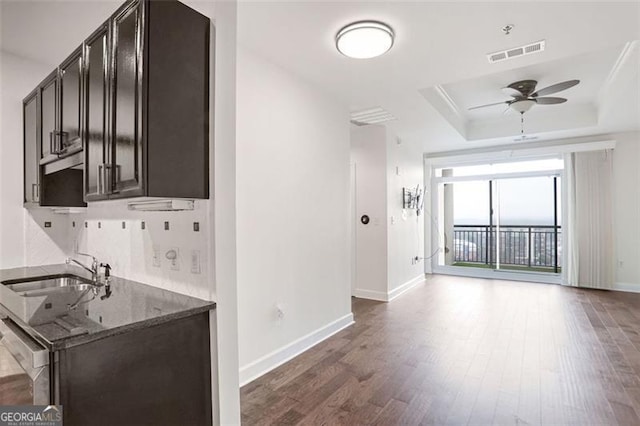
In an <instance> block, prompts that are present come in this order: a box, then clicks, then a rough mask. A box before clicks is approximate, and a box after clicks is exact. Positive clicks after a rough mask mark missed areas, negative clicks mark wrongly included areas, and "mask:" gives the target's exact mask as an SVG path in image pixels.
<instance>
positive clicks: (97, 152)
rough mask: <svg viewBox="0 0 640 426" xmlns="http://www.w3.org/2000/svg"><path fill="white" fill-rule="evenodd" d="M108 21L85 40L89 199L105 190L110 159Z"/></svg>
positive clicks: (86, 180) (86, 151) (87, 186)
mask: <svg viewBox="0 0 640 426" xmlns="http://www.w3.org/2000/svg"><path fill="white" fill-rule="evenodd" d="M108 47H109V24H108V23H105V24H103V25H102V26H101V27H100V28H98V30H96V31H95V32H94V33H93V34H92V35H91V36H90V37H89V38H88V39H87V40H86V41H85V43H84V88H85V90H84V151H85V167H84V178H85V181H84V191H85V197H86V199H87V201H91V200H96V199H100V198H101V194H104V193H105V186H104V185H105V184H106V183H105V181H104V172H105V169H104V167H105V166H106V165H107V164H108V161H109V157H110V156H109V155H108V154H109V152H108V147H109V143H108V134H107V130H108V129H107V118H108V117H107V114H108V104H107V102H108V99H109V93H108V92H109V83H108V81H109V77H108V72H109V50H108Z"/></svg>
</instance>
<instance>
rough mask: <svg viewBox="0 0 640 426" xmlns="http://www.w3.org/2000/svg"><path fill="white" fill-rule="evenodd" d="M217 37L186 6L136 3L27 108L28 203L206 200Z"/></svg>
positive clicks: (170, 1)
mask: <svg viewBox="0 0 640 426" xmlns="http://www.w3.org/2000/svg"><path fill="white" fill-rule="evenodd" d="M210 27H211V23H210V20H209V18H207V17H206V16H204V15H202V14H200V13H198V12H196V11H195V10H193V9H191V8H189V7H188V6H186V5H184V4H182V3H180V2H179V1H176V0H162V1H161V0H130V1H128V2H126V3H125V4H124V5H122V6H121V7H120V8H119V9H118V10H117V11H116V12H115V13H114V14H113V15H112V16H111V17H110V18H109V19H108V20H107V21H106V22H105V23H104V24H102V25H101V26H100V27H99V28H98V29H97V30H96V31H95V32H94V33H93V34H92V35H91V36H90V37H89V38H87V39H86V40H85V41H84V43H83V44H82V46H81V47H79V48H78V49H76V50H75V51H74V52H73V53H72V54H71V55H70V56H69V57H68V58H67V59H66V60H65V61H63V62H62V64H61V65H60V66H59V67H58V68H57V69H56V70H55V71H54V72H52V73H51V74H50V75H49V76H48V77H47V78H46V79H45V80H44V81H43V82H42V83H41V84H40V85H39V86H38V88H37V89H36V95H35V99H36V101H35V102H36V106H35V107H31V106H29V107H28V108H27V104H25V120H26V119H27V118H29V119H31V116H30V115H29V117H27V112H28V114H32V113H33V111H32V110H33V109H34V108H35V111H36V123H37V124H36V126H37V129H36V135H35V136H34V135H32V134H28V133H27V128H26V124H25V134H24V137H25V161H27V160H26V158H27V156H31V157H33V155H34V151H35V155H36V163H35V166H34V167H35V168H36V171H35V172H34V170H33V167H31V165H33V164H32V163H29V165H27V163H26V162H25V202H29V203H39V205H41V206H66V207H75V206H85V205H86V201H99V200H106V199H115V198H131V197H141V196H143V197H164V198H209V117H210V111H209V81H210V76H209V55H210V52H209V45H210V39H209V38H210ZM27 110H28V111H27ZM27 140H29V142H27ZM31 140H35V143H36V145H35V148H34V147H33V146H32V145H30V144H31ZM27 144H29V145H27ZM81 151H83V152H81ZM27 166H28V167H27ZM27 173H28V174H29V175H28V176H27ZM34 176H39V178H40V179H39V180H37V179H36V178H34ZM34 179H35V180H34ZM27 185H33V194H34V195H33V196H29V195H30V194H31V191H32V190H31V189H29V188H27ZM38 195H39V197H36V196H38ZM36 198H37V200H38V201H33V200H35V199H36Z"/></svg>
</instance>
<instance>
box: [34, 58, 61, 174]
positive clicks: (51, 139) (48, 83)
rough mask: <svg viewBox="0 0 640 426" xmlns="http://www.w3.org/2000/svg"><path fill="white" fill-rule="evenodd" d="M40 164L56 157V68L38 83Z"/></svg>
mask: <svg viewBox="0 0 640 426" xmlns="http://www.w3.org/2000/svg"><path fill="white" fill-rule="evenodd" d="M38 92H39V96H40V127H41V130H40V132H41V137H40V164H46V163H50V162H51V161H55V160H57V159H58V156H57V155H55V151H56V148H55V145H56V144H57V141H56V139H57V138H56V131H57V126H56V122H57V119H58V108H57V104H58V70H55V71H54V72H52V73H51V74H49V76H48V77H47V78H46V79H44V81H43V82H42V83H40V87H39V88H38Z"/></svg>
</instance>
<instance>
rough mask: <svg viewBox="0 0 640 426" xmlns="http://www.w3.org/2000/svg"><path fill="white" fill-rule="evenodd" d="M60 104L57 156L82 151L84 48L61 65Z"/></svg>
mask: <svg viewBox="0 0 640 426" xmlns="http://www.w3.org/2000/svg"><path fill="white" fill-rule="evenodd" d="M59 82H60V83H59V86H60V89H59V90H60V102H59V106H58V107H59V108H58V109H59V111H60V114H59V115H60V117H59V123H58V134H57V136H58V143H57V147H56V154H57V155H58V156H60V155H71V154H73V153H75V152H78V151H82V139H81V132H82V129H81V126H80V124H81V122H82V117H81V115H82V48H81V47H79V48H78V49H76V51H75V52H73V53H72V54H71V56H69V58H68V59H67V60H66V61H64V63H63V64H62V65H60V77H59Z"/></svg>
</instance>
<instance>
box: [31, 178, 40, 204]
mask: <svg viewBox="0 0 640 426" xmlns="http://www.w3.org/2000/svg"><path fill="white" fill-rule="evenodd" d="M39 186H40V185H38V184H37V183H32V184H31V201H33V202H38V201H40V194H39V192H40V191H39V190H38V187H39Z"/></svg>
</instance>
